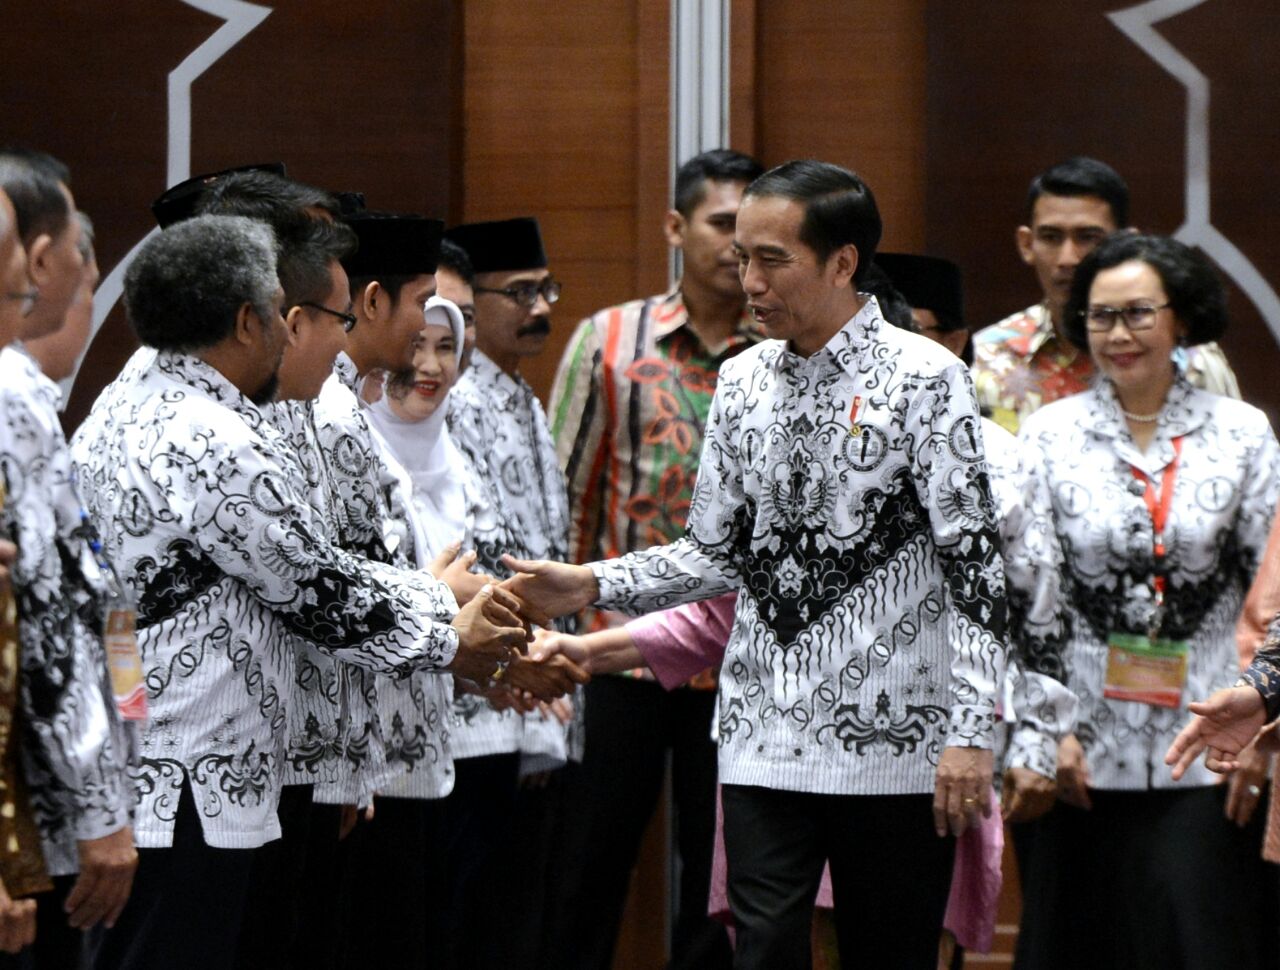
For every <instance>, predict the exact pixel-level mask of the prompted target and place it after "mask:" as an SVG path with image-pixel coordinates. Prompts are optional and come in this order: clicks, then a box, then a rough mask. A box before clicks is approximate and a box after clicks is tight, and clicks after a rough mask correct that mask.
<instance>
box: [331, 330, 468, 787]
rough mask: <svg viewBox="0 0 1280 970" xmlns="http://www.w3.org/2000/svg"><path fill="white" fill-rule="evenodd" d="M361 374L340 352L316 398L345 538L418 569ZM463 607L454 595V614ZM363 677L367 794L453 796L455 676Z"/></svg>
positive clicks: (404, 506)
mask: <svg viewBox="0 0 1280 970" xmlns="http://www.w3.org/2000/svg"><path fill="white" fill-rule="evenodd" d="M357 381H358V373H357V369H356V366H355V363H354V362H353V361H352V360H351V358H350V357H348V356H347V355H346V354H339V355H338V359H337V361H336V362H335V364H334V373H333V374H332V375H331V376H330V377H329V378H328V380H326V381H325V383H324V386H323V388H322V389H321V391H320V398H319V400H318V401H317V402H316V433H317V435H318V441H319V446H320V452H321V454H322V455H327V456H329V457H330V459H331V460H330V461H329V463H328V471H329V478H330V481H331V483H332V488H333V490H334V491H336V494H337V496H338V504H339V511H338V515H339V518H340V520H341V523H342V526H341V529H340V535H341V536H342V539H341V542H340V544H341V545H343V546H344V547H345V548H351V549H355V550H364V551H366V554H367V555H370V556H371V557H373V558H377V559H380V560H382V561H384V562H387V563H390V564H392V565H394V566H396V567H397V568H399V569H402V570H405V571H406V572H413V571H415V570H417V568H418V565H419V563H418V561H417V558H418V557H417V553H416V550H415V548H414V535H413V529H412V523H411V522H410V520H409V514H410V513H409V508H408V500H407V499H406V498H405V497H404V496H403V495H402V494H401V491H400V484H399V479H398V476H397V469H395V468H393V467H391V465H390V464H389V462H388V460H387V457H386V456H384V455H383V453H382V452H381V450H380V449H379V448H378V446H377V444H376V442H375V438H374V435H373V432H372V431H371V430H370V428H369V422H368V419H367V418H366V417H365V415H364V413H363V405H362V404H361V403H360V399H359V397H357V395H356V385H357ZM423 576H424V577H426V578H427V579H430V576H429V574H427V573H423ZM440 585H441V586H442V587H443V585H444V584H440ZM450 599H452V594H450ZM456 611H457V603H456V602H453V607H452V609H451V610H450V612H449V614H448V616H449V617H450V618H451V617H452V616H453V615H454V613H455V612H456ZM356 676H357V677H358V678H359V680H358V686H359V688H360V689H361V692H362V696H363V704H364V705H365V706H367V708H368V709H369V710H372V711H373V712H374V715H375V717H374V724H375V726H376V738H375V746H376V749H377V750H376V751H375V752H374V753H373V755H374V756H373V758H372V759H371V760H370V762H369V765H368V768H367V769H366V770H365V771H364V772H363V776H364V777H363V778H362V780H361V786H362V789H363V791H362V793H361V798H360V801H365V800H366V798H367V796H368V795H371V794H373V793H374V792H379V793H381V794H384V795H389V796H392V797H396V798H421V799H433V798H443V797H444V796H445V795H448V794H449V792H451V791H452V790H453V783H454V770H453V758H454V752H453V750H452V748H451V730H450V728H451V724H450V710H451V706H452V701H453V677H452V675H451V674H448V673H444V674H441V673H433V672H430V671H426V670H423V671H419V672H417V673H414V674H413V675H411V676H409V677H405V678H391V677H379V676H374V675H364V676H360V675H359V674H357V675H356ZM316 792H317V796H316V797H317V798H318V799H319V800H323V801H337V800H339V799H338V798H337V797H336V796H337V793H336V792H334V791H333V790H332V789H331V788H330V786H328V785H319V786H317V789H316Z"/></svg>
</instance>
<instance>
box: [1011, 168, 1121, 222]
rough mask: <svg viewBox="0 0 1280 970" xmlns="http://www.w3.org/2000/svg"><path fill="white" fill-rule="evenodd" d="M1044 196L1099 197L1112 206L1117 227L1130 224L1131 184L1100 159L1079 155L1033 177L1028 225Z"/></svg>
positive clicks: (1029, 188)
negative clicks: (1037, 203) (1041, 197)
mask: <svg viewBox="0 0 1280 970" xmlns="http://www.w3.org/2000/svg"><path fill="white" fill-rule="evenodd" d="M1042 195H1060V196H1066V197H1068V198H1078V197H1079V196H1083V195H1093V196H1097V197H1098V198H1099V199H1101V200H1102V201H1103V202H1105V203H1106V204H1107V206H1108V207H1109V208H1110V209H1111V217H1112V219H1114V220H1115V223H1116V228H1117V229H1123V228H1125V227H1126V226H1127V225H1129V186H1128V185H1127V184H1126V183H1125V180H1124V179H1122V178H1121V177H1120V173H1119V172H1117V171H1116V170H1115V169H1114V168H1112V167H1111V166H1110V165H1108V164H1107V163H1106V162H1100V161H1098V160H1097V159H1096V158H1088V157H1086V156H1084V155H1076V156H1075V157H1074V158H1068V159H1067V160H1066V161H1065V162H1059V163H1058V164H1057V165H1055V166H1053V168H1051V169H1049V170H1048V171H1045V172H1041V173H1040V174H1039V175H1037V176H1036V177H1035V178H1033V179H1032V180H1031V185H1030V186H1028V187H1027V212H1026V224H1027V225H1028V226H1029V225H1031V220H1032V219H1033V218H1034V216H1035V209H1036V200H1037V199H1039V198H1040V196H1042Z"/></svg>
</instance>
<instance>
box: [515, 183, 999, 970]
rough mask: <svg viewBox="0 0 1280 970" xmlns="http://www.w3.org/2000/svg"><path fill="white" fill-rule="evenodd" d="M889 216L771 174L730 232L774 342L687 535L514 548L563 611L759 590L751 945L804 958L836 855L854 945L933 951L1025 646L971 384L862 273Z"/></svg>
mask: <svg viewBox="0 0 1280 970" xmlns="http://www.w3.org/2000/svg"><path fill="white" fill-rule="evenodd" d="M880 229H881V225H880V216H879V213H878V210H877V208H876V205H875V201H874V198H873V197H872V195H871V191H870V189H869V188H868V187H867V186H866V185H865V184H864V183H863V182H862V180H861V179H859V178H858V177H857V176H856V175H854V174H853V173H851V172H848V171H846V170H844V169H841V168H839V167H837V166H834V165H828V164H824V163H821V162H812V161H804V162H788V163H787V164H785V165H783V166H780V167H779V168H776V169H773V170H771V171H770V172H767V173H765V174H764V175H762V176H761V177H760V178H758V179H756V180H755V181H754V182H752V183H751V185H750V186H748V188H747V190H746V192H745V193H744V195H743V199H742V205H741V207H740V209H739V211H738V220H737V229H736V233H735V241H734V249H735V251H736V252H737V254H738V259H739V272H740V274H741V279H742V285H743V289H744V290H745V291H746V294H747V306H748V309H749V310H750V311H751V313H752V315H753V317H754V318H755V319H756V321H757V322H758V323H760V324H762V325H763V326H764V327H765V329H766V331H767V333H768V334H769V336H770V337H773V338H775V339H772V340H766V341H764V342H763V343H760V344H757V345H756V346H755V347H753V348H751V349H749V350H746V351H744V352H743V353H741V354H739V355H738V356H737V357H735V358H734V359H733V360H731V361H728V362H727V363H726V364H724V365H723V367H722V368H721V370H720V380H719V383H718V385H717V387H716V392H715V397H714V399H713V401H712V405H711V412H710V417H709V419H708V422H707V432H706V444H705V446H704V448H703V457H702V462H701V465H700V467H699V469H698V481H697V486H696V488H695V492H694V496H693V502H692V506H691V509H690V514H689V523H688V531H687V533H686V535H685V536H684V537H683V538H681V539H679V540H677V541H676V542H674V543H672V544H670V545H666V546H659V547H654V548H651V549H648V550H641V551H636V552H632V553H629V554H628V555H626V556H623V557H621V558H619V559H611V560H605V561H601V562H595V563H592V564H590V565H589V566H570V565H564V564H554V563H548V562H514V561H512V562H511V563H510V565H511V566H512V567H513V568H516V569H519V570H521V571H522V572H524V573H525V574H526V575H522V576H519V577H517V578H516V579H515V580H513V581H512V583H511V585H512V587H513V588H516V589H519V590H521V592H522V595H526V596H529V597H532V598H533V599H534V600H535V601H537V602H540V603H541V605H543V606H544V608H546V609H548V611H549V612H552V613H562V612H571V611H574V610H577V609H581V608H583V607H585V606H587V605H589V604H591V603H595V604H596V605H599V606H603V607H606V608H612V609H621V610H625V611H627V612H632V613H637V612H645V611H650V610H653V609H655V608H662V607H666V606H670V605H674V604H677V603H680V602H690V601H693V600H698V599H705V598H708V597H711V596H714V595H716V594H718V593H722V592H725V591H728V590H730V589H734V588H737V589H738V590H739V594H738V600H737V606H736V612H735V617H734V626H733V630H732V633H731V634H730V638H729V644H728V647H727V650H726V653H725V658H724V665H723V667H722V673H721V677H720V686H719V691H720V703H719V715H720V722H719V743H720V779H721V781H722V783H723V786H724V788H723V804H724V833H725V848H726V851H727V855H728V862H729V872H728V876H729V886H728V888H729V901H730V905H731V908H732V910H733V915H734V920H735V923H736V925H737V927H738V941H737V952H736V954H735V965H736V966H738V967H740V968H765V967H768V968H772V970H777V968H793V967H794V968H801V967H808V966H809V962H810V953H809V927H810V916H811V914H812V911H813V902H814V898H815V895H816V893H817V890H818V884H819V879H820V877H821V874H822V868H823V864H824V863H825V862H827V861H829V862H830V865H831V877H832V884H833V889H834V893H835V901H836V914H835V915H836V924H837V931H838V934H839V937H840V945H841V950H842V952H845V953H849V954H857V955H858V958H859V959H860V960H862V961H865V963H866V964H867V965H868V966H875V967H902V968H926V967H928V968H932V967H933V966H934V963H935V961H936V957H937V941H938V934H939V931H940V929H941V926H942V918H943V910H944V908H945V904H946V899H947V891H948V887H949V883H950V878H951V863H952V848H953V840H952V839H951V838H949V837H948V834H949V833H951V834H958V833H960V832H961V831H963V830H964V829H965V828H966V827H967V826H968V825H969V824H970V823H971V822H972V821H973V820H974V819H975V818H976V815H977V813H978V812H979V811H980V810H982V807H983V806H985V805H986V804H987V794H988V792H987V789H988V786H989V785H990V781H991V771H992V765H991V751H990V748H991V745H992V732H993V720H994V713H995V705H996V691H997V684H999V682H1000V679H1001V678H1002V676H1003V673H1004V666H1005V655H1006V647H1005V645H1004V619H1005V610H1004V597H1003V592H1004V590H1003V571H1002V568H1001V559H1000V553H999V545H998V542H999V540H998V536H997V534H996V528H995V522H994V521H993V519H992V515H991V508H992V500H991V492H990V486H989V482H988V478H987V473H986V468H985V462H984V457H983V448H982V437H981V432H980V430H979V424H978V413H977V403H976V401H975V400H974V395H973V390H972V385H971V383H970V381H969V376H968V371H967V370H966V368H965V367H964V365H963V364H962V363H961V362H960V361H958V360H957V359H956V358H955V357H953V356H952V355H951V354H950V353H947V352H946V351H944V350H942V349H941V348H940V347H938V346H937V345H936V344H934V343H933V342H931V341H928V340H927V339H926V338H924V337H920V336H918V335H915V334H910V333H906V332H904V331H901V330H898V329H896V328H893V327H889V326H887V325H885V324H884V322H883V320H882V319H881V316H880V311H879V308H878V306H877V304H876V301H875V300H874V299H873V298H869V297H864V296H862V295H860V294H859V292H858V289H857V284H858V283H859V282H860V280H861V279H862V275H863V274H864V273H865V272H866V267H867V266H869V265H870V263H871V259H872V257H873V256H874V253H875V247H876V244H877V243H878V241H879V238H880ZM944 587H945V588H947V589H948V590H949V591H950V594H951V595H950V598H949V599H948V597H947V596H945V595H944V593H943V592H942V590H943V588H944ZM930 793H932V795H931V794H930Z"/></svg>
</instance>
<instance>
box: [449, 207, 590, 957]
mask: <svg viewBox="0 0 1280 970" xmlns="http://www.w3.org/2000/svg"><path fill="white" fill-rule="evenodd" d="M447 238H448V239H449V240H450V241H452V242H454V243H456V244H457V245H458V246H459V247H460V248H461V249H462V250H464V251H465V253H466V254H467V256H468V258H469V260H470V262H471V266H472V269H473V271H474V273H475V276H474V283H473V286H472V291H473V294H474V298H475V315H476V349H475V352H474V354H473V356H472V365H471V367H470V368H469V369H468V370H467V371H466V373H464V374H463V375H462V376H461V377H460V378H459V379H458V382H457V384H456V385H455V386H454V389H453V391H452V393H451V399H452V400H451V405H450V411H449V429H450V433H451V434H452V435H453V439H454V442H455V443H456V444H457V446H458V449H459V450H460V451H461V452H462V454H463V456H464V457H465V458H466V459H467V460H468V461H470V462H471V464H472V466H473V467H474V468H475V469H476V471H477V473H478V475H477V477H478V478H479V480H480V483H481V485H482V486H483V487H485V488H486V490H487V496H486V497H487V500H488V504H489V506H490V507H491V508H493V509H495V510H498V513H499V518H500V519H502V520H505V521H506V523H507V526H508V529H507V531H508V532H509V533H510V534H511V535H512V536H513V537H514V538H515V539H516V540H517V542H518V545H519V547H520V548H525V549H529V550H535V549H541V550H546V553H545V554H546V555H551V556H563V555H564V554H565V552H566V551H567V537H568V507H567V504H566V499H565V488H564V478H563V476H562V475H561V473H560V468H559V464H558V462H557V460H556V454H555V445H554V443H553V441H552V438H551V434H550V431H549V429H548V427H547V418H546V414H545V413H544V412H543V410H542V405H541V403H540V402H539V401H538V399H537V397H536V396H535V395H534V393H533V389H532V388H531V387H529V385H528V384H527V383H526V382H525V381H524V379H523V378H522V377H521V376H520V365H521V363H522V362H523V361H524V360H525V359H526V358H530V357H533V356H535V355H537V354H539V353H541V352H542V349H543V347H544V345H545V344H546V339H547V335H548V334H549V333H550V332H551V321H550V314H551V306H552V304H554V303H555V302H556V301H557V300H558V299H559V298H560V284H559V283H558V282H557V281H556V280H555V279H554V278H553V277H552V275H551V272H550V270H549V269H548V268H547V254H546V250H545V249H544V247H543V242H542V234H541V231H540V228H539V226H538V222H537V220H536V219H533V218H529V217H522V218H516V219H506V220H500V221H495V222H477V223H470V224H466V225H461V226H455V227H454V228H452V229H450V230H449V232H448V234H447ZM476 547H477V552H478V553H479V564H480V566H481V568H483V569H486V570H489V571H490V572H493V573H494V575H505V573H506V570H505V568H504V567H503V566H502V564H501V562H500V559H499V557H500V556H501V554H502V553H505V552H509V551H510V550H509V549H499V548H495V547H494V546H493V545H492V544H491V543H487V542H485V541H483V539H479V538H478V541H477V543H476ZM454 710H455V714H456V716H457V718H458V724H457V730H456V732H455V743H456V751H457V758H458V763H457V765H458V783H457V786H456V788H455V791H454V796H453V801H454V803H455V804H454V805H453V807H452V810H451V815H452V817H453V818H455V819H457V820H458V827H459V831H458V833H457V835H456V839H457V844H456V847H455V849H454V850H453V852H452V853H451V856H452V858H453V859H454V860H455V861H454V863H453V864H452V865H451V871H452V872H453V873H454V875H453V879H454V880H455V886H454V921H455V925H456V926H457V927H458V931H457V932H458V940H459V942H458V943H457V944H451V945H452V946H453V950H452V952H451V955H450V960H449V962H448V965H449V966H451V967H499V966H509V965H515V966H525V965H529V966H532V965H542V964H544V963H546V961H545V960H543V959H542V958H541V957H540V955H539V954H540V951H541V947H542V943H541V939H540V937H541V935H542V933H543V930H544V926H545V924H546V922H547V919H548V917H546V916H544V915H543V913H544V912H547V913H550V912H551V911H552V910H553V909H554V903H553V902H552V900H554V899H555V898H556V892H557V891H558V890H557V888H556V887H557V882H558V880H560V879H561V878H562V876H563V869H562V868H561V867H559V866H556V867H555V876H554V880H555V881H551V880H550V879H549V870H550V869H551V860H550V859H549V857H548V854H549V846H550V845H551V844H552V843H553V842H554V841H555V839H556V836H555V834H554V831H555V825H556V816H557V815H558V814H559V813H558V812H557V810H556V807H557V806H558V805H559V799H560V785H559V779H558V778H552V779H546V778H542V779H539V783H541V782H542V781H547V782H548V784H547V785H546V787H534V786H533V784H532V783H531V782H530V781H529V780H528V779H526V783H525V784H524V785H523V786H522V785H521V777H522V775H525V774H528V773H529V772H530V771H534V772H543V771H544V770H545V768H547V767H549V764H548V758H547V756H548V755H550V764H560V765H563V764H564V762H565V760H567V759H569V758H575V757H578V756H580V754H579V750H580V749H578V748H577V745H578V743H579V740H578V738H579V735H578V734H577V733H576V731H574V729H573V725H572V724H570V725H569V726H568V727H567V728H566V726H563V725H561V724H560V723H558V722H557V721H556V720H554V719H550V718H547V717H545V716H544V715H543V714H542V713H540V712H535V713H531V714H527V715H526V716H524V717H523V718H522V717H520V716H519V715H518V714H517V713H516V712H515V711H512V710H495V709H494V707H493V706H491V705H489V704H487V703H485V702H484V701H483V700H482V699H480V698H476V697H472V696H462V697H459V698H457V699H456V701H455V706H454ZM538 762H540V763H538ZM535 764H536V766H535ZM494 893H498V894H499V895H498V897H497V898H498V900H499V901H500V905H501V908H502V910H503V911H504V912H506V913H507V914H508V925H507V927H506V929H505V930H504V932H503V933H502V934H492V933H486V929H485V928H486V925H487V924H488V921H489V914H490V913H491V909H490V900H491V898H492V896H493V894H494ZM470 940H475V941H477V942H476V943H475V944H474V945H472V944H468V943H465V942H462V941H470ZM547 965H551V964H550V963H547Z"/></svg>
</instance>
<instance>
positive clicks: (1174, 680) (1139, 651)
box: [1102, 633, 1187, 707]
mask: <svg viewBox="0 0 1280 970" xmlns="http://www.w3.org/2000/svg"><path fill="white" fill-rule="evenodd" d="M1186 681H1187V641H1185V640H1152V639H1151V638H1150V637H1144V636H1139V635H1137V634H1132V633H1113V634H1111V636H1109V637H1108V638H1107V677H1106V685H1105V688H1104V690H1103V692H1102V696H1103V697H1109V698H1111V699H1112V700H1115V701H1137V702H1138V703H1140V704H1152V705H1154V706H1156V707H1179V706H1181V704H1182V687H1183V685H1184V684H1185V683H1186Z"/></svg>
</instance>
